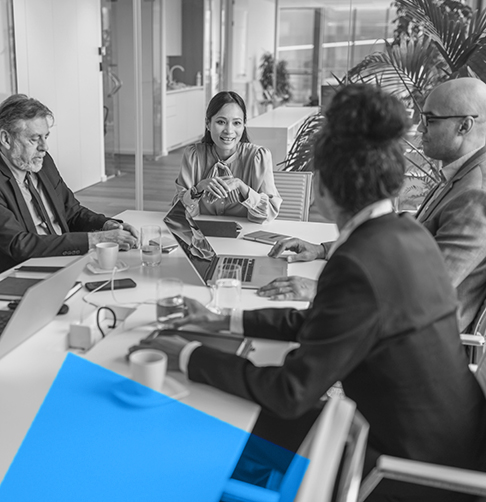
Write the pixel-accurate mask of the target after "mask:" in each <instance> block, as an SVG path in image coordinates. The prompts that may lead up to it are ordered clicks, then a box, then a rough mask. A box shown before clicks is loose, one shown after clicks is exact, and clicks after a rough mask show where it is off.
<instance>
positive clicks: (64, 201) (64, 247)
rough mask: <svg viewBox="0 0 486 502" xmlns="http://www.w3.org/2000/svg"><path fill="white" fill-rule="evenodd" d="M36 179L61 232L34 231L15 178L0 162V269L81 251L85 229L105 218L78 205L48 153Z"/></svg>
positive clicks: (83, 250)
mask: <svg viewBox="0 0 486 502" xmlns="http://www.w3.org/2000/svg"><path fill="white" fill-rule="evenodd" d="M39 178H40V180H41V182H42V183H43V186H44V188H45V192H46V195H47V196H48V198H49V199H50V200H51V202H52V204H53V208H54V210H55V212H56V213H57V216H58V218H59V224H60V226H61V228H62V230H63V232H64V233H63V234H62V235H38V234H37V232H36V228H35V226H34V222H33V221H32V218H31V216H30V213H29V210H28V208H27V205H26V203H25V200H24V198H23V196H22V193H21V192H20V189H19V187H18V185H17V182H16V181H15V178H14V177H13V175H12V173H11V172H10V170H9V168H8V167H7V166H5V164H3V162H1V161H0V229H1V231H0V270H6V269H8V268H10V267H12V266H14V265H15V264H17V263H19V262H22V261H24V260H27V259H29V258H33V257H41V256H62V255H66V256H68V255H79V254H84V253H86V252H87V251H88V236H87V232H88V231H94V230H100V229H101V228H102V227H103V224H104V222H105V221H106V220H107V219H108V218H106V217H105V216H104V215H102V214H97V213H94V212H92V211H90V210H89V209H87V208H85V207H83V206H81V204H79V202H78V201H77V200H76V198H75V197H74V194H73V193H72V191H71V190H70V189H69V188H68V187H67V186H66V184H65V183H64V181H63V179H62V177H61V175H60V174H59V172H58V170H57V169H56V167H55V165H54V162H53V161H52V158H51V157H50V156H48V155H46V157H45V160H44V165H43V167H42V169H41V171H40V172H39Z"/></svg>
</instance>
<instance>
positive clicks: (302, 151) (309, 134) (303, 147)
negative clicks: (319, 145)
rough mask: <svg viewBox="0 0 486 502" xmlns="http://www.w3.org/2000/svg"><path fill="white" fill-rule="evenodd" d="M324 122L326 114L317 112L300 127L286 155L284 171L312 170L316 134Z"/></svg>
mask: <svg viewBox="0 0 486 502" xmlns="http://www.w3.org/2000/svg"><path fill="white" fill-rule="evenodd" d="M323 124H324V116H323V115H322V114H321V113H316V114H314V115H311V116H310V117H308V118H307V119H306V120H305V122H304V123H303V124H302V125H301V126H300V127H299V130H298V131H297V134H296V136H295V140H294V142H293V143H292V146H291V148H290V150H289V153H288V154H287V157H285V160H284V161H283V162H280V163H279V164H277V165H278V166H279V165H282V164H283V167H282V171H310V170H311V169H312V158H313V155H312V148H313V144H314V137H315V135H316V134H317V133H318V132H319V131H320V130H321V127H322V125H323Z"/></svg>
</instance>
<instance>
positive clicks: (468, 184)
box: [417, 147, 486, 332]
mask: <svg viewBox="0 0 486 502" xmlns="http://www.w3.org/2000/svg"><path fill="white" fill-rule="evenodd" d="M417 218H418V219H419V221H420V222H421V223H422V224H423V225H424V226H425V228H427V230H429V232H430V233H431V234H432V235H433V237H434V239H435V240H436V242H437V244H438V245H439V248H440V250H441V251H442V256H443V257H444V260H445V262H446V268H447V271H448V272H449V276H450V278H451V281H452V285H453V286H454V287H455V288H456V291H457V297H458V299H459V309H458V313H457V314H458V322H459V329H460V331H461V332H464V331H466V330H467V328H468V327H469V325H470V324H471V323H472V322H473V321H474V319H475V317H476V315H477V313H478V311H479V309H480V307H481V304H482V302H483V300H484V299H485V298H486V147H484V148H482V149H481V150H479V151H478V152H477V153H476V154H474V155H473V156H472V157H471V158H470V159H469V160H468V161H467V162H466V163H465V164H464V165H463V166H462V167H461V168H460V169H459V171H458V172H457V173H456V174H455V176H453V177H452V178H451V179H450V180H449V181H448V182H447V183H446V185H445V186H444V188H443V190H442V191H441V192H440V194H439V195H438V196H437V198H435V199H433V200H432V202H429V200H428V198H426V199H425V200H424V203H423V204H422V208H421V209H420V211H419V213H418V214H417Z"/></svg>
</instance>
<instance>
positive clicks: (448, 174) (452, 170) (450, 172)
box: [442, 147, 483, 181]
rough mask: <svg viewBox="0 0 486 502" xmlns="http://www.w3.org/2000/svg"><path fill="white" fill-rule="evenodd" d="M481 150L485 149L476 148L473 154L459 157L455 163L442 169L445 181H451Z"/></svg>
mask: <svg viewBox="0 0 486 502" xmlns="http://www.w3.org/2000/svg"><path fill="white" fill-rule="evenodd" d="M481 148H483V147H480V148H476V150H472V151H471V152H469V153H466V155H463V156H462V157H459V158H458V159H457V160H455V161H454V162H451V163H450V164H447V165H446V166H444V167H443V168H442V172H443V174H444V176H445V179H446V180H447V181H449V180H450V179H451V178H452V177H453V176H454V175H455V174H456V173H457V171H459V169H461V167H462V166H463V165H464V164H465V163H466V162H467V161H468V160H469V159H470V158H471V157H472V156H473V155H474V154H475V153H476V152H479V150H481Z"/></svg>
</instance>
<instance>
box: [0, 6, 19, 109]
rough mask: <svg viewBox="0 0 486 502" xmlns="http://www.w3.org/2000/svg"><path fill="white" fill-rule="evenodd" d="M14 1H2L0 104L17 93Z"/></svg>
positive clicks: (0, 9)
mask: <svg viewBox="0 0 486 502" xmlns="http://www.w3.org/2000/svg"><path fill="white" fill-rule="evenodd" d="M13 29H14V28H13V18H12V0H0V102H2V101H3V100H4V99H5V98H7V97H8V96H10V94H13V93H15V92H17V79H16V74H15V45H14V32H13Z"/></svg>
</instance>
